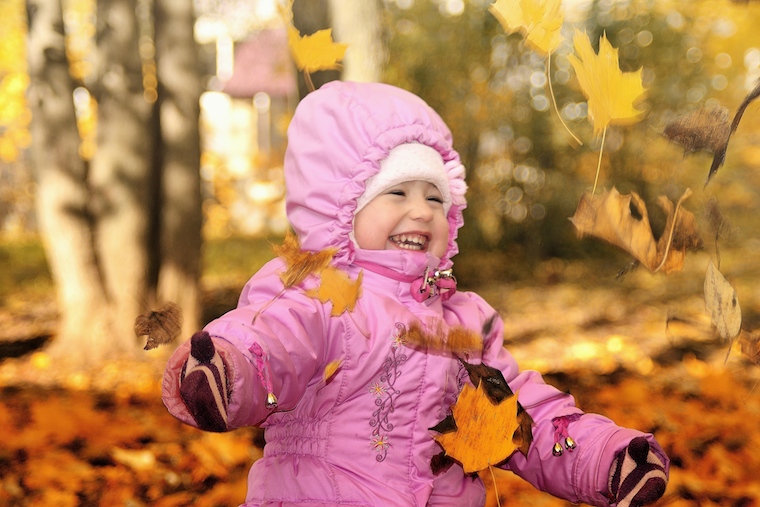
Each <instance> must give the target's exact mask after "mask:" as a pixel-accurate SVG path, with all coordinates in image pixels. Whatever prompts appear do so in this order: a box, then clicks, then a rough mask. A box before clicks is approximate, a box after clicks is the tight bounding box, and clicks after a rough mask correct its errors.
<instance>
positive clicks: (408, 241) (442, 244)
mask: <svg viewBox="0 0 760 507" xmlns="http://www.w3.org/2000/svg"><path fill="white" fill-rule="evenodd" d="M354 236H355V237H356V243H357V244H358V245H359V248H363V249H365V250H408V251H412V252H430V253H431V254H433V255H435V256H436V257H439V258H440V257H443V255H444V254H445V253H446V249H447V247H448V244H449V221H448V219H447V218H446V215H445V214H444V211H443V199H442V198H441V193H440V192H439V191H438V188H437V187H436V186H435V185H433V184H432V183H428V182H427V181H421V180H413V181H406V182H404V183H399V184H398V185H395V186H393V187H390V188H389V189H387V190H385V191H384V192H383V193H381V194H380V195H378V196H377V197H375V198H374V199H372V200H371V201H370V202H369V203H368V204H367V205H366V206H365V207H363V208H362V209H361V210H360V211H359V213H357V214H356V216H355V217H354Z"/></svg>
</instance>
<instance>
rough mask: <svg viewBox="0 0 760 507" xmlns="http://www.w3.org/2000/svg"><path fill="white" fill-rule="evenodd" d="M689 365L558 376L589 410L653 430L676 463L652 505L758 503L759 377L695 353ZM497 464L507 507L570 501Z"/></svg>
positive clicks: (557, 506) (548, 506) (553, 506)
mask: <svg viewBox="0 0 760 507" xmlns="http://www.w3.org/2000/svg"><path fill="white" fill-rule="evenodd" d="M683 366H684V367H683V368H681V369H679V370H677V371H674V372H670V375H669V378H668V379H665V378H662V377H661V378H660V379H659V380H658V379H656V378H654V377H638V376H635V375H629V376H625V377H622V378H618V379H617V380H616V379H615V378H614V377H596V376H591V375H589V376H585V377H584V376H583V375H582V374H580V375H578V376H574V377H573V378H572V383H571V384H568V383H567V382H568V381H569V380H570V378H569V377H565V378H560V379H554V381H556V382H558V383H559V385H560V386H561V387H563V388H567V389H569V390H570V391H571V392H572V393H573V394H574V395H575V396H576V399H578V401H579V403H580V404H581V406H582V407H583V408H584V409H585V410H587V411H591V412H596V413H601V414H603V415H605V416H607V417H610V418H611V419H613V420H614V421H615V422H617V423H618V424H621V425H623V426H628V427H635V428H638V429H641V430H643V431H651V432H654V435H655V437H656V438H657V440H658V442H659V443H660V444H661V445H662V446H663V448H664V450H665V452H666V453H667V454H668V456H669V457H670V458H671V460H672V463H671V468H670V482H669V484H668V487H667V490H666V491H665V495H664V496H663V498H662V499H660V500H659V501H658V502H656V503H654V504H652V506H653V507H657V506H663V507H664V506H666V505H667V506H668V507H694V506H698V505H699V506H709V507H717V506H725V505H745V506H750V505H758V504H759V503H760V488H758V485H757V471H758V470H760V453H758V452H757V449H758V448H760V447H759V446H760V430H758V425H757V421H758V418H760V398H759V397H758V392H757V387H756V386H755V383H756V381H755V380H748V381H741V380H739V379H737V378H736V377H735V376H734V375H732V374H731V373H730V372H727V371H725V370H723V369H716V368H714V367H711V366H709V365H708V364H706V363H703V362H701V361H699V360H697V359H694V358H692V359H690V360H686V361H684V365H683ZM550 381H552V379H550ZM495 472H496V474H495V477H496V481H497V487H496V490H497V491H498V493H499V497H500V505H501V506H502V507H518V506H524V505H541V506H543V507H566V506H567V505H568V503H567V502H565V501H563V500H559V499H556V498H553V497H550V496H548V495H545V494H542V493H540V492H538V491H536V490H535V489H533V487H532V486H530V485H529V484H526V483H525V482H524V481H522V480H521V479H520V478H518V477H516V476H515V475H514V474H512V473H510V472H499V471H498V470H495ZM481 477H482V478H483V480H484V482H486V492H487V494H488V501H487V503H486V505H487V507H496V506H497V502H496V493H494V488H493V485H492V482H491V477H490V473H489V474H481ZM581 505H583V504H581Z"/></svg>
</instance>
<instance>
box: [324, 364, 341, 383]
mask: <svg viewBox="0 0 760 507" xmlns="http://www.w3.org/2000/svg"><path fill="white" fill-rule="evenodd" d="M342 364H343V360H342V359H336V360H335V361H331V362H330V363H329V364H328V365H327V366H325V373H324V379H325V382H327V381H328V380H330V379H331V378H332V376H333V375H335V373H336V372H337V371H338V369H339V368H340V366H341V365H342Z"/></svg>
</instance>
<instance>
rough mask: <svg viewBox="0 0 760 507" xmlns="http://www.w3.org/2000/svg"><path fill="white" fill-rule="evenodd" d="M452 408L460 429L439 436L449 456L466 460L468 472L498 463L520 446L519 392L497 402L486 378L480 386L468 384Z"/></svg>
mask: <svg viewBox="0 0 760 507" xmlns="http://www.w3.org/2000/svg"><path fill="white" fill-rule="evenodd" d="M452 412H453V414H454V420H455V421H456V426H457V429H456V431H454V432H451V433H445V434H443V435H438V436H436V437H435V439H436V441H438V443H439V444H441V446H442V447H443V449H444V450H445V451H446V455H447V456H451V457H452V458H454V459H455V460H457V461H458V462H459V463H461V464H462V468H463V469H464V472H465V473H466V474H471V473H474V472H478V471H480V470H484V469H486V468H488V467H489V466H491V465H497V464H499V463H501V462H502V461H504V460H506V459H507V458H509V457H510V456H511V455H512V453H514V452H515V451H516V450H517V449H518V445H516V444H515V442H514V441H513V437H514V435H515V432H516V431H518V429H519V426H520V425H519V423H518V421H517V395H516V394H515V395H513V396H510V397H508V398H506V399H505V400H504V401H502V402H501V403H499V404H494V403H492V402H491V400H489V399H488V396H486V393H485V391H484V390H483V383H482V382H481V383H480V384H479V385H478V388H477V389H475V388H474V387H472V386H471V385H470V384H465V386H464V388H463V389H462V392H461V393H460V395H459V399H458V400H457V402H456V404H455V405H454V406H453V407H452Z"/></svg>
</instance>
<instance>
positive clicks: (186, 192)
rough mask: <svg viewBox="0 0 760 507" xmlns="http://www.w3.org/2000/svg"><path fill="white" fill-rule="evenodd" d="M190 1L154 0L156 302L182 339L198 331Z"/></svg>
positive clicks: (195, 67)
mask: <svg viewBox="0 0 760 507" xmlns="http://www.w3.org/2000/svg"><path fill="white" fill-rule="evenodd" d="M194 19H195V15H194V11H193V2H192V0H156V3H155V25H156V26H157V27H159V29H158V30H156V34H155V41H156V58H157V65H158V83H159V94H158V97H159V99H158V100H159V118H160V132H161V140H162V150H161V160H160V161H161V165H162V167H161V175H162V177H161V194H160V200H161V204H162V206H161V213H160V216H159V223H160V228H159V230H160V231H161V232H160V235H159V236H160V241H159V245H160V264H159V274H158V289H157V290H158V299H159V301H173V302H174V303H176V304H178V305H179V306H180V308H182V315H183V326H182V328H183V336H185V337H187V336H188V333H192V332H193V331H195V330H197V329H198V327H199V326H200V324H201V322H200V320H201V319H200V287H199V281H200V275H201V226H202V220H203V218H202V212H201V194H200V185H201V182H200V133H199V125H198V120H199V117H200V95H201V86H200V71H199V62H198V48H197V46H196V44H195V39H194V36H193V23H194Z"/></svg>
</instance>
